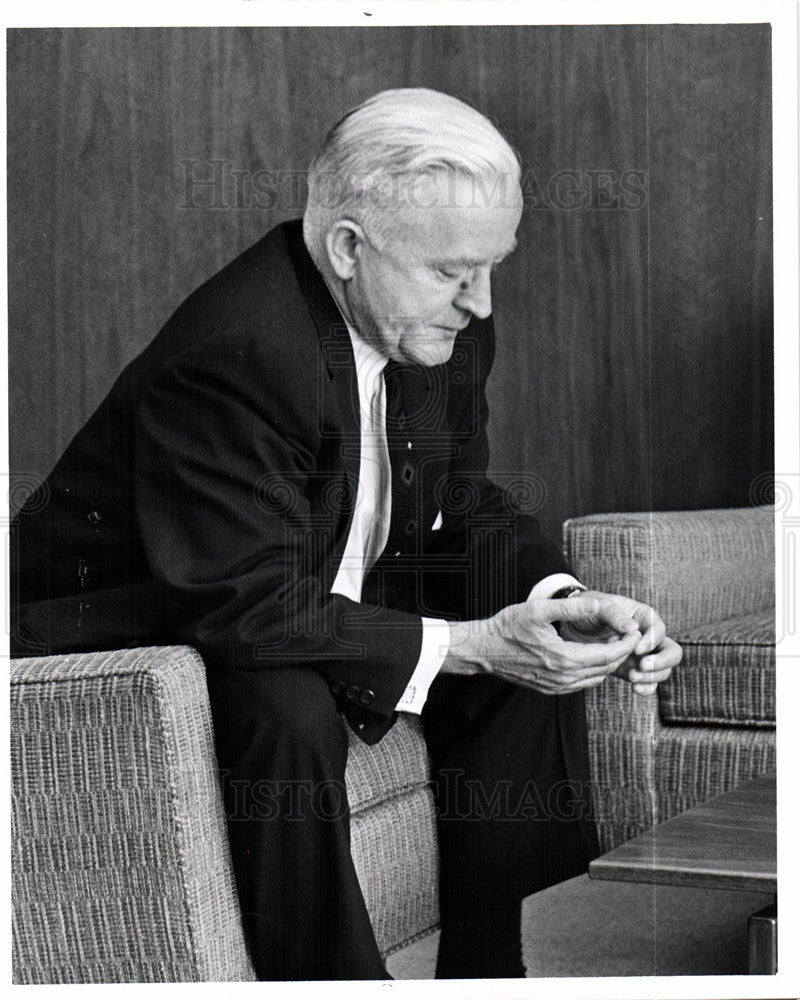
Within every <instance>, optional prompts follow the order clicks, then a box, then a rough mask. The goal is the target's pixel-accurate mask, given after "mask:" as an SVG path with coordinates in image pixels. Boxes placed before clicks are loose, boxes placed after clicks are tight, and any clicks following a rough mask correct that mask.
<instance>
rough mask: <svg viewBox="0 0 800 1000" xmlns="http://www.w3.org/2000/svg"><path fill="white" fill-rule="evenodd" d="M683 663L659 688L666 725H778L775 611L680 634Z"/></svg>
mask: <svg viewBox="0 0 800 1000" xmlns="http://www.w3.org/2000/svg"><path fill="white" fill-rule="evenodd" d="M675 638H676V640H677V641H678V642H680V644H681V645H682V646H683V661H682V663H681V664H680V666H679V667H678V668H677V669H676V670H675V671H674V672H673V674H672V677H670V679H669V680H668V681H667V682H666V683H664V684H661V685H660V686H659V695H660V707H661V717H662V719H663V720H664V721H665V722H675V723H683V722H692V723H705V724H711V725H714V724H716V725H720V724H724V725H729V726H749V727H758V728H770V729H772V728H774V727H775V612H774V610H773V609H767V610H762V611H757V612H754V613H752V614H748V615H739V616H737V617H736V618H728V619H726V620H725V621H721V622H714V623H713V624H711V625H702V626H698V627H696V628H693V629H690V630H688V631H686V632H685V633H684V634H683V635H680V636H678V635H676V636H675Z"/></svg>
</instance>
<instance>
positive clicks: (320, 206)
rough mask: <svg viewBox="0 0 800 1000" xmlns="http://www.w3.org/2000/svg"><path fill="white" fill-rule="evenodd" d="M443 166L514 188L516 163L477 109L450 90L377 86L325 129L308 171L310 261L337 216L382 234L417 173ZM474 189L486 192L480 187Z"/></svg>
mask: <svg viewBox="0 0 800 1000" xmlns="http://www.w3.org/2000/svg"><path fill="white" fill-rule="evenodd" d="M445 171H450V172H454V173H456V174H460V175H462V176H466V177H469V178H474V179H475V180H476V181H478V183H479V185H481V182H491V183H492V184H493V187H494V186H496V184H497V182H498V180H499V181H500V182H503V183H507V184H508V185H509V191H510V192H516V191H517V190H518V188H519V182H520V162H519V157H518V156H517V154H516V152H515V151H514V149H513V148H512V147H511V146H510V145H509V143H508V142H507V141H506V139H504V138H503V136H502V135H501V134H500V132H499V131H498V130H497V129H496V128H495V126H494V125H493V124H492V123H491V122H490V121H489V120H488V118H485V117H484V116H483V115H482V114H480V112H478V111H476V110H475V109H474V108H471V107H470V106H469V105H467V104H465V103H464V102H463V101H459V100H458V99H457V98H455V97H451V96H450V95H449V94H443V93H441V92H439V91H437V90H426V89H424V88H411V87H408V88H400V89H396V90H383V91H381V92H380V93H378V94H375V95H374V96H373V97H370V98H369V99H368V100H366V101H365V102H364V103H363V104H360V105H359V106H358V107H356V108H353V110H351V111H349V112H348V113H347V114H346V115H345V116H344V117H343V118H342V119H340V121H339V122H337V124H336V125H334V126H333V128H332V129H331V130H330V132H329V133H328V135H327V137H326V139H325V142H324V144H323V147H322V149H321V151H320V153H319V154H318V155H317V156H316V157H315V158H314V160H313V161H312V163H311V166H310V167H309V171H308V203H307V206H306V211H305V215H304V217H303V236H304V238H305V242H306V246H307V247H308V250H309V253H310V254H311V257H312V259H313V261H314V263H315V264H316V265H317V267H320V268H321V267H322V266H323V264H324V260H325V246H324V242H325V235H326V233H327V232H328V229H329V227H330V225H331V224H332V223H333V222H335V221H336V220H338V219H341V218H344V217H349V218H352V219H353V220H354V221H357V222H359V223H360V224H362V225H365V226H370V228H371V233H370V236H371V238H376V237H377V238H380V237H381V235H385V233H386V227H387V225H390V224H391V221H392V220H391V216H392V214H393V212H394V211H395V210H396V209H397V208H399V207H400V206H401V205H402V204H403V203H404V199H406V198H407V197H408V193H409V191H410V190H411V188H412V186H413V185H414V184H415V183H416V182H417V181H418V180H419V178H420V177H430V176H433V175H436V174H437V173H441V172H445ZM480 190H482V191H484V192H485V187H483V186H481V187H480ZM512 196H513V195H512Z"/></svg>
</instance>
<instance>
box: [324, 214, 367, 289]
mask: <svg viewBox="0 0 800 1000" xmlns="http://www.w3.org/2000/svg"><path fill="white" fill-rule="evenodd" d="M363 242H364V230H363V229H362V228H361V226H359V224H358V223H357V222H353V220H352V219H339V220H338V221H336V222H334V224H333V225H332V226H331V228H330V229H329V230H328V232H327V233H326V235H325V249H326V250H327V251H328V260H329V261H330V264H331V267H332V268H333V270H334V271H335V272H336V276H337V277H338V278H341V280H342V281H347V280H348V279H349V278H352V276H353V271H354V269H355V266H356V263H357V262H358V257H359V254H360V253H361V244H362V243H363Z"/></svg>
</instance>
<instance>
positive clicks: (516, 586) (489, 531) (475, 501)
mask: <svg viewBox="0 0 800 1000" xmlns="http://www.w3.org/2000/svg"><path fill="white" fill-rule="evenodd" d="M466 332H467V333H469V334H471V336H470V338H469V339H468V340H467V342H466V343H465V344H464V345H463V348H462V350H465V351H467V352H471V354H472V357H473V359H474V360H473V364H472V365H471V366H470V368H471V380H470V381H469V382H468V383H467V384H466V385H465V388H464V391H463V392H462V393H461V394H460V395H459V396H458V397H457V398H456V400H454V402H457V403H458V408H457V412H455V414H454V415H453V417H452V418H451V419H452V420H453V426H454V432H455V438H454V440H455V444H456V448H455V454H454V458H453V460H452V461H451V463H450V467H449V470H448V473H447V475H446V476H445V477H443V479H442V480H441V481H440V482H439V484H438V487H437V494H438V498H439V502H440V505H441V513H442V527H441V529H440V530H439V531H437V532H434V533H433V534H432V536H431V538H430V542H429V544H428V546H427V548H426V555H433V556H436V557H439V560H440V561H441V560H442V559H443V558H444V557H450V558H451V559H452V563H453V568H452V570H451V571H449V572H448V571H447V570H444V571H439V572H438V573H437V572H434V573H433V574H431V575H430V576H429V577H428V580H427V589H426V592H425V597H426V599H425V607H426V609H429V610H430V612H433V611H434V610H438V613H440V614H444V615H447V616H448V617H456V618H461V619H463V618H486V617H489V616H490V615H493V614H495V613H496V612H497V611H499V610H500V609H501V608H502V607H505V606H506V605H508V604H512V603H520V602H522V601H524V600H526V598H527V596H528V594H529V593H530V590H531V588H532V587H533V585H534V584H535V583H536V582H537V581H538V580H541V579H543V578H544V577H546V576H549V575H550V574H552V573H563V572H568V568H567V565H566V562H565V560H564V558H563V556H562V554H561V551H560V549H559V548H558V547H557V546H556V545H555V544H553V543H552V542H551V541H550V540H549V539H547V538H546V537H545V536H544V535H543V534H542V532H541V530H540V527H539V523H538V521H537V519H536V518H535V517H534V516H533V513H532V511H533V510H535V509H536V507H537V506H538V503H539V502H540V499H541V497H540V488H539V485H538V480H537V479H536V478H535V477H533V476H530V475H526V473H525V472H524V471H520V472H519V473H518V474H515V475H514V476H513V477H510V480H509V482H508V484H507V485H506V486H505V488H503V487H501V486H499V485H498V484H497V483H495V482H493V481H492V480H491V479H490V478H489V476H488V472H487V470H488V465H489V441H488V437H487V430H486V428H487V423H488V418H489V410H488V405H487V401H486V381H487V379H488V376H489V372H490V371H491V367H492V364H493V361H494V344H495V342H494V329H493V325H492V322H491V319H489V320H487V321H485V322H483V323H480V324H475V323H473V324H471V325H470V327H469V328H468V330H467V331H466Z"/></svg>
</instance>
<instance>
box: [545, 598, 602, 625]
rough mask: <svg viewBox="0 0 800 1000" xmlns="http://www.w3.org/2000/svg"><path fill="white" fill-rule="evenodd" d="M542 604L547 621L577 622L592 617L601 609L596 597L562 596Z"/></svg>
mask: <svg viewBox="0 0 800 1000" xmlns="http://www.w3.org/2000/svg"><path fill="white" fill-rule="evenodd" d="M542 604H543V612H544V618H545V621H550V622H577V621H581V619H584V618H592V617H593V616H594V615H596V614H597V612H598V611H599V610H600V602H599V601H598V600H597V598H596V597H583V596H581V597H562V598H559V599H558V600H555V601H542Z"/></svg>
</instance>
